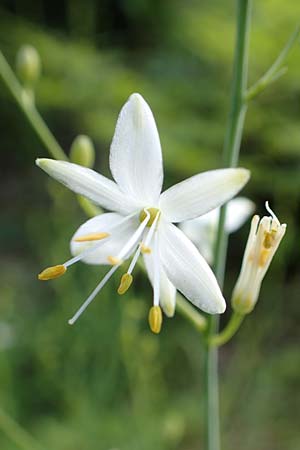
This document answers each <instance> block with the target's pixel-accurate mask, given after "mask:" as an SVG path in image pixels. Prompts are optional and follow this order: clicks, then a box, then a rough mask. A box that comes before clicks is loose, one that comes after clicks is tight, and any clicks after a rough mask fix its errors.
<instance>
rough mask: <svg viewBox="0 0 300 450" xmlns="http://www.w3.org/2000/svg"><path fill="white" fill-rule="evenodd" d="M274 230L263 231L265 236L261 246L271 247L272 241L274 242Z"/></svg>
mask: <svg viewBox="0 0 300 450" xmlns="http://www.w3.org/2000/svg"><path fill="white" fill-rule="evenodd" d="M276 231H277V230H272V231H271V232H269V231H267V232H266V233H265V238H264V242H263V246H264V247H265V248H267V249H269V248H271V247H273V245H274V242H275V236H276Z"/></svg>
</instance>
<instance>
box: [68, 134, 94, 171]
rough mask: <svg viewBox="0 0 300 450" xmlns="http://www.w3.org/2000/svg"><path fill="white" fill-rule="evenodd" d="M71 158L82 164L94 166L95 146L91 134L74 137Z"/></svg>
mask: <svg viewBox="0 0 300 450" xmlns="http://www.w3.org/2000/svg"><path fill="white" fill-rule="evenodd" d="M70 159H71V161H72V162H73V163H76V164H79V165H81V166H85V167H93V165H94V162H95V148H94V144H93V142H92V140H91V139H90V138H89V136H86V135H84V134H80V135H79V136H77V137H76V138H75V139H74V141H73V144H72V146H71V150H70Z"/></svg>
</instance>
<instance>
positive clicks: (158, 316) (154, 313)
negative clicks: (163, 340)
mask: <svg viewBox="0 0 300 450" xmlns="http://www.w3.org/2000/svg"><path fill="white" fill-rule="evenodd" d="M148 320H149V326H150V329H151V331H152V332H153V333H155V334H158V333H159V332H160V330H161V326H162V321H163V316H162V311H161V309H160V307H159V306H152V308H150V311H149V316H148Z"/></svg>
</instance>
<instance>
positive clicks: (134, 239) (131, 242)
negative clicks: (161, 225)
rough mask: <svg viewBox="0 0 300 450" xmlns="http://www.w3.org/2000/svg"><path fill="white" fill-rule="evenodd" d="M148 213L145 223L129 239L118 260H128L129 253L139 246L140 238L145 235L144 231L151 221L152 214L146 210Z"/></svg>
mask: <svg viewBox="0 0 300 450" xmlns="http://www.w3.org/2000/svg"><path fill="white" fill-rule="evenodd" d="M144 211H145V213H146V217H145V219H144V220H143V222H142V223H141V224H140V225H139V226H138V228H137V230H136V231H135V232H134V233H133V235H132V236H131V238H130V239H129V241H128V242H127V244H126V245H125V246H124V247H123V248H122V250H121V251H120V253H119V254H118V255H117V258H119V259H123V258H126V256H127V255H128V253H130V252H131V251H132V248H134V247H135V245H136V244H137V242H138V240H139V238H140V237H141V235H142V234H143V231H144V229H145V228H146V226H147V223H148V222H149V220H150V214H149V213H148V211H147V210H146V209H145V210H144Z"/></svg>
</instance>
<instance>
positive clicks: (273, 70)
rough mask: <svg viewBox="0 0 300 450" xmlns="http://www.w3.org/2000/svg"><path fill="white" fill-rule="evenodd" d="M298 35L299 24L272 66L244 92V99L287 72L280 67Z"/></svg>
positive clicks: (249, 97)
mask: <svg viewBox="0 0 300 450" xmlns="http://www.w3.org/2000/svg"><path fill="white" fill-rule="evenodd" d="M299 36H300V25H299V26H298V27H297V28H296V30H295V31H294V32H293V34H292V35H291V37H290V39H289V40H288V41H287V43H286V45H285V46H284V48H283V49H282V51H281V52H280V53H279V55H278V57H277V58H276V60H275V61H274V63H273V64H272V66H271V67H270V68H269V69H268V70H267V71H266V72H265V73H264V75H263V76H262V77H261V78H260V79H259V80H258V81H257V82H256V83H255V84H254V85H253V86H251V87H250V88H249V89H248V90H247V92H246V94H245V97H246V100H247V101H249V100H252V99H253V98H255V97H256V96H257V95H258V94H260V93H261V92H262V91H264V90H265V89H266V87H268V86H269V85H270V84H272V83H274V81H276V80H278V78H280V77H281V76H282V75H284V74H285V73H286V72H287V67H282V66H283V64H284V63H285V61H286V59H287V57H288V55H289V53H290V51H291V49H292V48H293V46H294V45H295V43H296V42H297V40H299Z"/></svg>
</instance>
